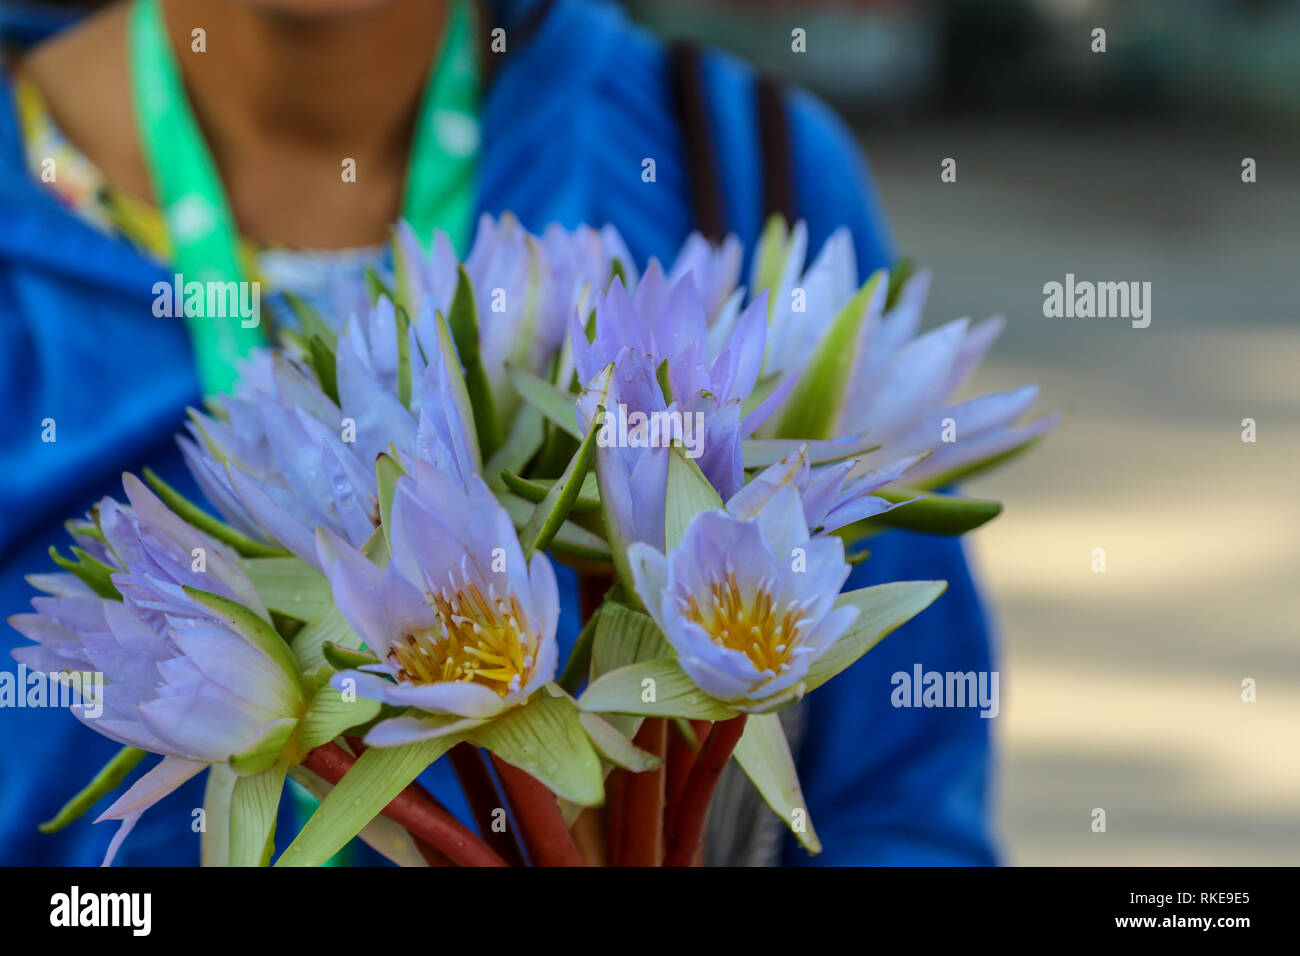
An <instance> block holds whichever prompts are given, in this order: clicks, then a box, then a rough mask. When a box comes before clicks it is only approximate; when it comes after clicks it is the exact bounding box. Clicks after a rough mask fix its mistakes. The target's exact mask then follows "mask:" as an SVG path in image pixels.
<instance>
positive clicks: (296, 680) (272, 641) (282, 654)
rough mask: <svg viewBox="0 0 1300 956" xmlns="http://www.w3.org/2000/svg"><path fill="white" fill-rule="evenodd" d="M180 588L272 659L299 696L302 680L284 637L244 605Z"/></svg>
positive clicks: (210, 593) (199, 591)
mask: <svg viewBox="0 0 1300 956" xmlns="http://www.w3.org/2000/svg"><path fill="white" fill-rule="evenodd" d="M184 590H185V593H186V594H188V595H189V596H190V597H192V598H193V599H194V600H195V601H197V602H198V603H199V604H201V605H203V607H205V608H207V609H208V610H209V611H211V612H212V613H213V614H214V615H216V616H217V617H218V618H220V619H221V621H222V623H223V624H225V625H226V626H227V627H229V628H230V629H231V630H232V631H234V632H235V633H236V634H238V635H239V636H240V637H242V638H243V639H244V640H246V641H248V643H249V644H251V645H252V646H253V647H255V648H257V649H258V650H259V651H261V652H262V653H263V654H265V655H266V657H267V658H268V659H269V660H271V661H273V662H274V663H275V664H276V665H277V666H278V667H279V668H280V670H281V671H282V672H283V673H284V676H285V677H286V678H288V680H289V682H290V683H291V684H292V685H293V686H294V687H295V688H297V690H298V694H299V695H300V696H301V694H302V679H301V678H300V677H299V676H298V662H297V661H296V660H295V659H294V656H293V651H292V650H290V648H289V645H288V644H286V643H285V641H284V638H282V637H281V636H280V635H279V634H277V633H276V632H275V629H274V628H273V627H271V625H270V624H268V623H267V622H266V621H264V620H263V619H262V618H260V617H258V616H257V615H256V614H254V613H253V612H252V611H250V610H249V609H248V608H246V607H244V605H242V604H240V603H238V602H237V601H232V600H231V599H230V598H228V597H223V596H222V595H220V594H213V593H212V592H211V591H201V590H199V589H198V588H192V587H185V588H184Z"/></svg>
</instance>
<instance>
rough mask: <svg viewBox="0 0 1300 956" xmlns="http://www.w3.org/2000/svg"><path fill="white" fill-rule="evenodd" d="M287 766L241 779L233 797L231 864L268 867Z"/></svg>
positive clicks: (237, 781)
mask: <svg viewBox="0 0 1300 956" xmlns="http://www.w3.org/2000/svg"><path fill="white" fill-rule="evenodd" d="M284 777H285V767H284V765H283V764H277V765H276V766H274V767H269V768H267V769H266V770H263V771H262V772H261V773H256V774H253V775H252V776H247V777H240V778H239V779H238V780H236V781H235V787H234V790H233V791H232V792H231V795H230V865H231V866H267V865H268V864H270V862H271V854H272V853H273V852H274V851H275V821H276V816H277V811H278V810H279V808H280V794H281V793H282V792H283V791H284Z"/></svg>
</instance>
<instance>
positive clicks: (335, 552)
mask: <svg viewBox="0 0 1300 956" xmlns="http://www.w3.org/2000/svg"><path fill="white" fill-rule="evenodd" d="M318 547H319V549H320V561H321V564H322V565H323V566H324V568H325V574H326V576H327V577H328V578H329V581H330V585H331V588H332V589H333V593H334V599H335V602H336V603H337V605H338V607H339V610H340V611H341V612H342V614H343V616H344V617H345V618H346V619H347V621H348V623H350V624H351V625H352V627H353V628H354V629H355V630H356V632H357V634H359V635H360V636H361V638H362V640H364V641H365V643H366V644H367V645H368V646H369V648H370V649H371V650H372V651H374V652H375V653H376V654H377V655H378V658H379V662H378V663H377V664H376V665H372V666H370V667H368V668H366V669H364V670H345V671H341V672H339V673H338V674H336V675H335V676H334V678H333V681H334V686H335V687H339V688H349V687H351V686H355V689H356V690H357V692H358V693H360V694H361V695H362V696H366V697H371V698H373V699H375V700H380V701H383V702H385V703H388V704H391V705H394V706H399V707H415V708H418V709H419V710H422V711H426V712H428V713H429V714H432V715H438V716H439V717H441V718H443V719H441V720H437V719H435V720H430V719H428V718H427V717H425V718H421V717H398V718H393V719H390V720H386V721H383V722H381V723H380V724H378V725H377V726H376V727H375V728H374V729H373V730H372V731H371V732H370V734H369V736H367V738H366V741H367V743H369V744H372V745H375V746H396V745H398V744H403V743H409V742H411V741H415V740H421V739H428V738H431V737H435V736H440V735H442V734H445V733H449V732H452V731H456V730H462V729H466V728H470V727H473V726H476V725H477V724H480V723H482V722H483V721H484V720H487V719H489V718H492V717H495V716H498V715H500V714H502V713H504V712H505V711H507V710H510V709H511V708H514V707H517V706H519V705H521V704H523V703H524V702H525V701H527V700H528V698H529V697H531V696H532V694H533V693H534V692H535V691H536V690H538V689H539V688H540V687H542V686H543V685H544V684H546V683H547V682H548V681H550V680H551V679H552V678H553V677H554V675H555V668H556V659H557V653H558V652H557V647H556V642H555V629H556V624H557V621H558V617H559V595H558V591H557V587H556V582H555V572H554V571H553V569H552V568H551V564H550V561H549V560H548V559H547V558H546V556H545V555H544V554H542V553H540V552H539V553H537V554H535V555H533V557H532V560H531V561H525V559H524V555H523V550H522V549H521V548H520V545H519V540H518V538H517V536H516V533H515V530H514V527H513V525H512V524H511V522H510V518H509V515H507V513H506V512H505V510H504V509H503V508H502V507H501V506H500V504H498V503H497V500H496V498H495V497H493V495H492V492H491V491H490V490H489V489H488V487H487V485H486V484H484V483H483V481H482V479H480V478H478V477H477V476H472V477H471V478H470V480H469V482H468V483H467V487H466V488H462V487H461V485H460V484H459V483H458V482H457V481H456V480H454V479H453V478H452V477H451V476H449V475H448V474H447V473H446V472H444V471H442V470H441V469H439V468H436V467H434V466H432V465H430V464H429V463H427V462H425V461H422V460H417V461H415V462H414V463H413V475H412V476H410V477H404V478H402V479H400V480H399V481H398V483H397V486H396V491H395V495H394V499H393V509H392V559H391V561H390V562H389V563H388V566H387V568H384V569H380V568H379V567H378V566H376V565H375V564H373V563H372V562H371V561H370V560H369V559H368V558H366V557H365V556H364V555H362V554H361V553H360V552H358V551H357V550H356V549H354V548H352V547H351V546H350V545H348V544H347V542H345V541H343V540H342V539H341V538H339V537H338V536H337V535H335V534H333V533H332V532H330V531H328V530H325V529H322V530H321V531H320V532H318ZM352 682H354V683H352ZM447 718H451V719H450V720H448V719H447Z"/></svg>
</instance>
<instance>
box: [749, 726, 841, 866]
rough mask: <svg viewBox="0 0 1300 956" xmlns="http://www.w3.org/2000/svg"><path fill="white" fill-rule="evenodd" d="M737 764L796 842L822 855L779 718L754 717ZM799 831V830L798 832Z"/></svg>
mask: <svg viewBox="0 0 1300 956" xmlns="http://www.w3.org/2000/svg"><path fill="white" fill-rule="evenodd" d="M734 756H735V758H736V762H737V763H739V764H740V767H741V769H742V770H744V771H745V774H746V775H747V776H748V777H749V779H750V780H751V781H753V784H754V786H755V787H756V788H757V789H758V792H759V794H760V795H761V796H762V797H763V800H764V801H766V803H767V805H768V806H769V807H771V808H772V810H773V812H774V813H776V815H777V816H778V817H780V818H781V820H782V821H783V822H784V823H785V825H786V826H787V827H789V829H790V832H791V833H793V834H794V836H795V839H797V840H798V841H799V843H800V844H801V845H802V846H803V848H804V849H805V850H807V851H808V852H809V853H820V852H821V851H822V845H821V841H819V840H818V839H817V831H816V830H814V829H813V825H812V818H811V817H810V816H809V815H808V804H807V802H806V801H805V800H804V797H803V790H802V789H801V788H800V786H799V775H798V773H797V772H796V771H795V767H794V758H793V757H791V756H790V744H789V741H787V740H786V736H785V731H784V730H783V729H782V728H781V718H780V717H778V716H777V715H776V714H751V715H750V717H749V719H748V720H747V721H746V722H745V732H744V734H743V735H742V736H741V738H740V742H739V743H738V744H737V745H736V750H735V753H734ZM796 827H798V829H796Z"/></svg>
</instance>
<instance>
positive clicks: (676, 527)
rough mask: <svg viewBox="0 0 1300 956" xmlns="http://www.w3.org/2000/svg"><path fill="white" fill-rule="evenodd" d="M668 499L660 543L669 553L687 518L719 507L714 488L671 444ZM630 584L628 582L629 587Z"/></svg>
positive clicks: (677, 540) (682, 452) (692, 460)
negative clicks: (663, 543)
mask: <svg viewBox="0 0 1300 956" xmlns="http://www.w3.org/2000/svg"><path fill="white" fill-rule="evenodd" d="M667 494H668V499H667V503H666V505H665V507H664V542H665V544H666V546H667V548H666V549H667V550H668V551H672V549H673V548H675V547H677V544H678V543H679V542H680V541H681V540H682V535H684V534H685V533H686V527H687V525H689V524H690V523H691V519H692V518H694V517H695V516H696V515H697V514H699V513H700V512H702V511H712V510H714V509H715V508H721V507H722V498H721V497H719V496H718V492H717V489H715V488H714V487H713V485H711V484H709V479H707V478H705V477H704V472H702V471H700V466H699V465H697V464H696V463H695V461H694V459H691V458H687V457H686V452H685V451H684V450H683V448H682V446H681V445H680V444H678V443H674V444H673V447H672V450H671V454H670V455H669V457H668V492H667ZM630 583H631V582H629V584H630Z"/></svg>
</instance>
